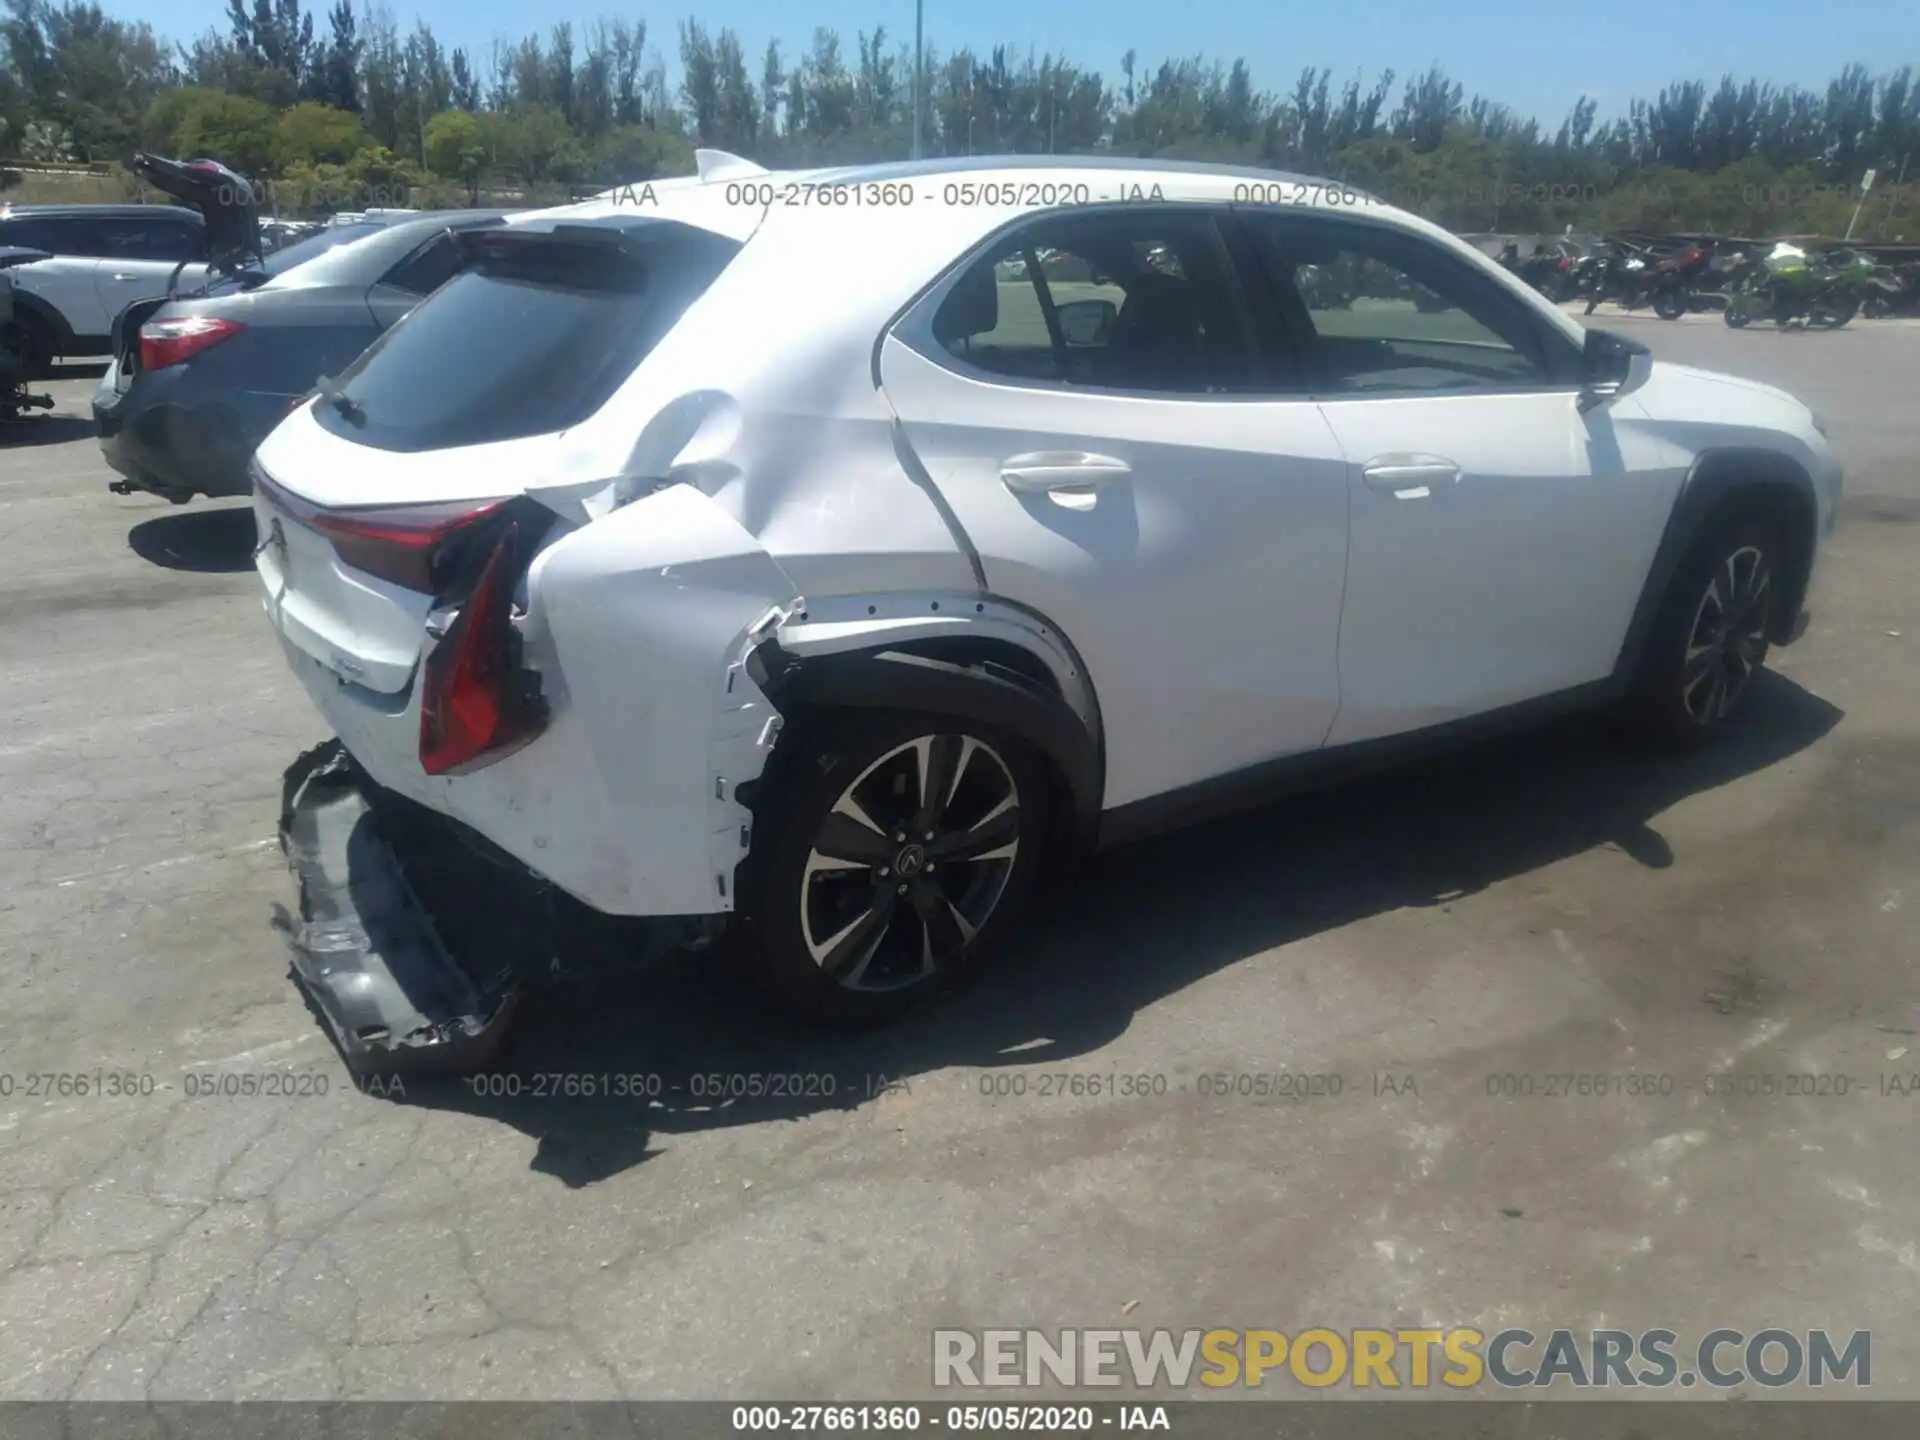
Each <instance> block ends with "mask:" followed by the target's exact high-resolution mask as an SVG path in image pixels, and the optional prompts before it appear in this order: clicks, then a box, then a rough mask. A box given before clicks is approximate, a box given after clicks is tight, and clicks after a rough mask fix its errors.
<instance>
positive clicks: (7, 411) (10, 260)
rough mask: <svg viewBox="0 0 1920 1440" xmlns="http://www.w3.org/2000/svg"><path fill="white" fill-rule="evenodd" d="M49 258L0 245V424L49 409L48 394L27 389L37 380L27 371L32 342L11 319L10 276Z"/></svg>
mask: <svg viewBox="0 0 1920 1440" xmlns="http://www.w3.org/2000/svg"><path fill="white" fill-rule="evenodd" d="M52 258H53V257H52V256H51V255H49V254H48V253H47V252H46V251H45V250H28V249H25V248H23V247H20V246H0V421H7V420H18V419H20V418H21V417H22V416H23V415H25V414H26V413H27V412H29V411H33V410H51V409H52V408H53V397H52V396H51V395H43V394H40V393H38V392H36V391H32V390H29V389H28V388H27V384H28V382H29V381H30V380H33V379H36V378H38V377H36V376H34V375H32V374H30V373H29V370H28V367H29V365H30V364H31V362H32V358H33V339H32V336H30V335H29V334H28V333H27V330H26V327H24V326H23V325H21V324H20V322H19V321H18V320H17V319H15V318H14V303H13V275H12V273H11V272H12V270H13V269H14V267H15V266H19V265H31V264H33V263H34V262H35V261H36V260H51V259H52Z"/></svg>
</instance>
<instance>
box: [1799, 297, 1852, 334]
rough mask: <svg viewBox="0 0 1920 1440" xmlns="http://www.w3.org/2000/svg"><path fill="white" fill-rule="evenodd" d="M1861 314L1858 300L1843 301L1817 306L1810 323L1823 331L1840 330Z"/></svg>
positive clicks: (1811, 315)
mask: <svg viewBox="0 0 1920 1440" xmlns="http://www.w3.org/2000/svg"><path fill="white" fill-rule="evenodd" d="M1859 313H1860V302H1859V301H1858V300H1841V301H1838V302H1837V303H1834V304H1830V305H1818V306H1815V307H1814V309H1813V311H1812V312H1811V314H1810V316H1809V323H1810V324H1813V325H1817V326H1818V327H1819V328H1821V329H1822V330H1838V329H1841V328H1842V327H1843V326H1845V325H1846V323H1847V322H1848V321H1849V320H1851V319H1853V317H1854V316H1855V315H1857V314H1859Z"/></svg>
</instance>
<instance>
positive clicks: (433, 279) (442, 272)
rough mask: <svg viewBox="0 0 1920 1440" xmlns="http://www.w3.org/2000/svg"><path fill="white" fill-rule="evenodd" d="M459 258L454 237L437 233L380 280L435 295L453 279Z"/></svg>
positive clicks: (404, 288) (417, 292) (409, 289)
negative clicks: (434, 293) (435, 292)
mask: <svg viewBox="0 0 1920 1440" xmlns="http://www.w3.org/2000/svg"><path fill="white" fill-rule="evenodd" d="M459 258H460V257H459V251H458V250H457V249H456V248H455V246H454V243H453V236H452V235H451V234H447V233H443V234H440V235H436V236H434V237H433V239H431V240H429V241H427V243H426V244H424V245H422V246H421V247H420V248H419V249H418V250H416V251H414V252H413V253H412V254H411V255H409V256H408V257H407V258H406V259H404V260H402V261H401V262H400V263H399V264H398V265H396V266H394V267H393V269H391V270H389V271H388V272H387V273H386V275H385V276H384V277H383V278H382V279H381V282H380V283H381V284H383V285H391V286H393V287H394V288H395V289H398V290H405V291H408V292H410V293H411V294H414V295H431V294H432V293H433V292H434V291H436V290H438V289H439V288H440V287H441V286H442V285H444V284H446V283H447V281H449V280H451V279H452V278H453V271H454V266H455V265H457V264H458V263H459Z"/></svg>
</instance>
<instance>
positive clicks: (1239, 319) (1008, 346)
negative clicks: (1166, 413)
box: [932, 210, 1254, 394]
mask: <svg viewBox="0 0 1920 1440" xmlns="http://www.w3.org/2000/svg"><path fill="white" fill-rule="evenodd" d="M1245 310H1246V306H1245V303H1244V302H1243V300H1242V299H1241V297H1240V294H1239V291H1238V288H1237V286H1236V283H1235V278H1234V275H1233V271H1232V266H1231V264H1230V262H1229V260H1228V257H1227V253H1226V250H1225V249H1224V247H1223V246H1222V243H1221V240H1220V237H1219V235H1218V233H1217V232H1216V230H1215V228H1214V222H1213V219H1212V217H1211V216H1210V215H1209V214H1205V213H1180V212H1173V211H1130V210H1116V211H1103V212H1097V213H1090V214H1085V215H1073V216H1069V217H1066V218H1058V217H1048V218H1046V219H1042V220H1039V221H1037V222H1035V223H1034V224H1032V225H1030V226H1026V227H1022V228H1021V229H1019V230H1017V231H1015V232H1014V233H1013V234H1011V235H1009V236H1008V237H1006V238H1005V239H1003V240H1002V241H1001V242H1000V243H999V244H997V245H995V246H994V247H992V248H991V249H990V250H989V251H988V253H986V254H984V255H982V256H980V257H979V258H978V259H977V260H976V261H975V262H974V263H973V265H972V266H971V267H970V268H969V269H968V271H967V272H966V273H964V274H963V275H962V276H961V278H960V280H959V282H958V283H957V284H956V285H955V286H954V288H953V290H952V292H951V293H950V294H949V295H948V297H947V299H946V300H945V301H944V302H943V303H942V305H941V307H940V309H939V310H938V311H937V312H936V313H935V315H934V317H933V322H932V328H933V336H934V339H935V341H936V342H937V343H938V344H939V345H940V346H941V348H942V349H944V350H945V351H946V353H947V354H948V355H949V356H951V357H952V358H953V359H955V360H957V361H959V362H960V363H961V364H962V365H964V366H967V367H969V368H971V369H974V370H978V371H983V372H985V373H987V374H990V375H996V376H1004V377H1007V378H1009V379H1014V380H1018V381H1023V382H1027V383H1035V382H1038V383H1048V382H1051V383H1055V384H1066V385H1071V386H1076V387H1079V386H1086V387H1091V388H1097V389H1114V390H1125V391H1134V392H1146V393H1171V394H1209V393H1222V392H1233V391H1240V390H1246V389H1249V388H1251V386H1252V384H1253V368H1254V367H1253V350H1252V346H1251V343H1250V336H1249V332H1248V329H1247V324H1246V320H1245V318H1244V317H1245Z"/></svg>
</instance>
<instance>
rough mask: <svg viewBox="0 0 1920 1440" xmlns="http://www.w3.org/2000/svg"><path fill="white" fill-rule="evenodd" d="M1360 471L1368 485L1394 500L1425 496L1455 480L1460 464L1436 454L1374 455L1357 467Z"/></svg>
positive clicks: (1458, 477)
mask: <svg viewBox="0 0 1920 1440" xmlns="http://www.w3.org/2000/svg"><path fill="white" fill-rule="evenodd" d="M1360 475H1361V478H1362V479H1364V480H1365V481H1366V482H1367V485H1368V487H1369V488H1370V489H1374V490H1380V491H1384V492H1385V493H1386V494H1389V495H1391V496H1393V497H1394V498H1395V499H1396V500H1425V499H1427V498H1428V497H1429V496H1431V495H1432V494H1433V492H1434V491H1436V490H1439V489H1443V488H1445V487H1447V486H1449V485H1453V484H1455V483H1457V482H1458V481H1459V479H1460V467H1459V466H1458V465H1456V464H1454V463H1453V461H1451V460H1448V459H1445V458H1443V457H1441V456H1439V455H1376V456H1375V457H1374V458H1373V459H1371V460H1369V461H1367V463H1366V464H1365V465H1362V466H1361V467H1360Z"/></svg>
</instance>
